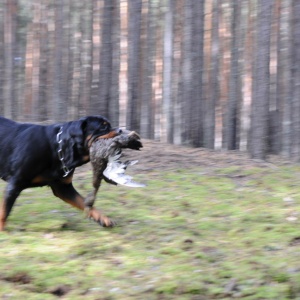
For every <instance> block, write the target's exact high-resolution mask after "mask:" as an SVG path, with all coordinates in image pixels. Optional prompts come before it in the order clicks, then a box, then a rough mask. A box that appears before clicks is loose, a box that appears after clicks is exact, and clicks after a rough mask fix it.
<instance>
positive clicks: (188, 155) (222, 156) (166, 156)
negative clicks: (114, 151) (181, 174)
mask: <svg viewBox="0 0 300 300" xmlns="http://www.w3.org/2000/svg"><path fill="white" fill-rule="evenodd" d="M143 145H144V147H143V148H142V150H141V151H132V150H125V151H124V154H125V157H126V158H127V157H128V158H129V159H138V160H139V164H137V166H136V167H135V168H136V169H138V170H139V171H140V172H143V171H149V170H154V169H158V170H160V169H163V170H174V169H175V170H176V169H191V168H197V167H201V168H205V169H207V170H209V169H216V168H226V167H230V166H245V167H247V166H249V167H250V166H251V167H255V166H257V167H271V168H272V167H274V168H276V165H275V163H276V164H277V165H278V164H285V163H288V162H286V161H284V160H282V159H279V158H278V157H275V156H274V157H273V156H270V157H269V158H268V161H260V160H253V159H250V158H249V156H248V154H247V153H244V152H240V151H216V150H209V149H204V148H191V147H184V146H177V145H171V144H166V143H161V142H155V141H151V140H143Z"/></svg>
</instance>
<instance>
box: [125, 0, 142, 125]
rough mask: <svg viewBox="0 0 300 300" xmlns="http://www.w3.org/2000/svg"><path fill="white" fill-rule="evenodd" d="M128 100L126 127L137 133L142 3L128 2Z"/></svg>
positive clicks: (137, 0)
mask: <svg viewBox="0 0 300 300" xmlns="http://www.w3.org/2000/svg"><path fill="white" fill-rule="evenodd" d="M128 12H129V14H128V73H127V74H128V75H127V76H128V100H127V120H126V125H127V126H128V128H130V129H132V130H137V131H139V125H140V123H139V121H138V120H139V104H140V103H139V86H138V85H139V68H140V65H139V62H140V59H139V58H140V34H141V12H142V1H140V0H131V1H128Z"/></svg>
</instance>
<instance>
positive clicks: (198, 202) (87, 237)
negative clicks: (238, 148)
mask: <svg viewBox="0 0 300 300" xmlns="http://www.w3.org/2000/svg"><path fill="white" fill-rule="evenodd" d="M299 175H300V169H299V167H297V166H282V167H278V168H267V167H262V168H258V167H255V168H254V167H253V168H252V167H249V168H247V169H242V168H240V167H238V166H235V167H231V166H230V167H228V168H220V169H215V170H214V171H212V172H210V174H205V172H203V170H201V168H198V169H193V170H188V171H186V170H177V171H172V172H171V171H165V172H161V173H159V174H157V173H155V172H153V171H151V172H149V173H148V174H142V175H140V176H135V179H137V181H141V182H147V187H146V188H141V189H131V188H126V187H115V186H109V185H107V184H103V186H102V187H101V191H100V193H99V195H98V200H97V203H96V206H97V207H101V209H102V210H103V211H105V212H106V214H108V215H109V216H111V217H112V218H114V219H115V220H117V221H118V223H119V226H118V227H115V228H113V229H104V228H101V227H99V226H98V225H97V224H95V223H94V222H92V221H89V220H87V219H85V218H84V216H83V214H82V213H80V212H78V211H76V210H74V209H73V208H71V207H69V205H68V204H65V203H63V202H62V201H60V200H59V199H56V198H55V197H54V196H53V195H52V193H51V191H50V190H49V189H48V188H40V189H28V190H26V191H24V192H23V193H22V195H21V196H20V197H19V199H18V201H17V204H16V205H15V207H14V211H13V213H12V215H11V216H10V219H9V222H8V226H7V231H6V232H4V233H0V270H1V273H0V286H1V288H0V298H2V299H23V298H27V299H41V300H42V299H43V300H44V299H57V298H58V297H63V299H72V300H73V299H75V300H76V299H87V300H89V299H95V300H96V299H149V300H150V299H183V300H184V299H233V298H236V299H300V232H299V228H300V226H299V225H300V224H299V211H300V210H299V207H300V186H299ZM74 185H75V186H77V187H79V190H80V192H81V193H82V194H84V195H86V194H87V193H88V192H89V191H90V190H91V173H88V174H87V175H86V176H85V177H83V176H79V177H78V176H77V177H76V178H75V184H74ZM1 188H2V190H3V188H4V184H1Z"/></svg>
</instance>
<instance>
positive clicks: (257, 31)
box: [0, 0, 300, 160]
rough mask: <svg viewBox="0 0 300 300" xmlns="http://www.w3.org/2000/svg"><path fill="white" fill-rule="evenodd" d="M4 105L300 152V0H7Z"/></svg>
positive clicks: (27, 117)
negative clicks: (87, 116)
mask: <svg viewBox="0 0 300 300" xmlns="http://www.w3.org/2000/svg"><path fill="white" fill-rule="evenodd" d="M0 114H1V115H3V116H5V117H7V118H13V119H15V120H18V121H25V122H28V121H30V122H46V123H48V122H61V121H67V120H73V119H76V118H79V117H81V116H85V115H90V114H101V115H104V116H106V117H108V118H109V119H110V120H111V122H112V124H113V125H114V126H126V127H127V128H130V129H134V130H137V131H138V132H139V133H140V134H141V136H142V137H143V138H149V139H155V140H160V141H164V142H169V143H174V144H182V145H191V146H196V147H206V148H211V149H227V150H242V151H249V153H250V155H251V157H253V158H259V159H265V158H266V155H268V154H269V153H273V154H280V155H282V156H284V157H286V158H289V159H294V160H299V158H300V1H297V0H263V1H259V0H203V1H201V0H118V1H117V0H90V1H82V0H30V1H29V0H0Z"/></svg>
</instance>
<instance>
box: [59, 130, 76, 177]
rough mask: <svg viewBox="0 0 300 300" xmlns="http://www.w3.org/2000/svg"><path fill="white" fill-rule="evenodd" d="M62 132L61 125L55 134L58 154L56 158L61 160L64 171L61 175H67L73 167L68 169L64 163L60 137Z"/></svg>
mask: <svg viewBox="0 0 300 300" xmlns="http://www.w3.org/2000/svg"><path fill="white" fill-rule="evenodd" d="M62 133H63V127H62V126H61V127H60V129H59V132H58V133H57V135H56V142H57V143H58V150H57V155H58V159H59V160H60V162H61V166H62V170H63V171H64V173H65V174H64V175H63V177H67V176H68V175H69V174H70V173H71V172H72V171H73V169H71V170H70V169H69V168H68V167H67V166H66V164H65V158H64V156H63V149H62V139H61V138H60V136H61V134H62Z"/></svg>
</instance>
